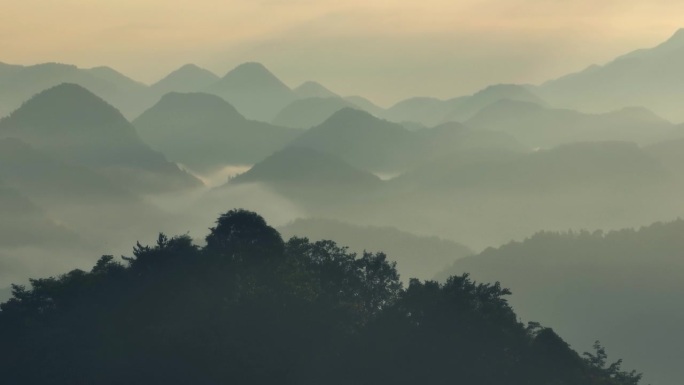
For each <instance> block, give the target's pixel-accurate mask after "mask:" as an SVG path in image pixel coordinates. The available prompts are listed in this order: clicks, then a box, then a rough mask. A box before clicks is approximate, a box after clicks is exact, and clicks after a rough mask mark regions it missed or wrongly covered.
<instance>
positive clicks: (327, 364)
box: [0, 210, 639, 385]
mask: <svg viewBox="0 0 684 385" xmlns="http://www.w3.org/2000/svg"><path fill="white" fill-rule="evenodd" d="M509 294H510V292H509V291H508V290H507V289H505V288H502V287H501V286H500V285H499V284H498V283H495V284H479V283H476V282H473V281H472V280H471V279H470V278H469V276H468V275H463V276H454V277H451V278H449V279H448V280H447V282H446V283H444V284H439V283H437V282H433V281H427V282H420V281H418V280H415V279H413V280H411V281H410V284H409V286H408V288H406V289H404V288H402V285H401V283H400V281H399V276H398V274H397V271H396V268H395V265H394V264H393V263H389V262H388V261H387V258H386V256H385V255H384V254H382V253H376V254H371V253H364V254H363V255H361V256H357V255H355V254H353V253H349V252H348V250H347V249H346V248H344V247H340V246H338V245H336V244H335V243H334V242H331V241H320V242H314V243H312V242H309V241H308V240H307V239H302V238H292V239H290V240H289V241H287V242H283V240H282V239H281V238H280V235H279V234H278V233H277V232H276V231H275V230H273V228H271V227H269V226H268V225H267V224H266V222H265V221H264V220H263V218H261V217H260V216H259V215H257V214H255V213H252V212H248V211H244V210H233V211H229V212H228V213H226V214H224V215H222V216H221V217H220V218H219V219H218V221H217V225H216V227H214V228H212V229H211V233H210V234H209V236H208V237H207V246H206V247H198V246H196V245H194V244H193V243H192V241H191V239H190V238H189V237H188V236H179V237H167V236H166V235H163V234H161V235H160V236H159V239H158V240H157V244H156V245H154V246H143V245H140V244H138V245H136V247H135V248H134V252H133V255H132V256H131V257H126V258H124V260H123V262H120V261H117V260H116V259H115V258H113V257H112V256H103V257H102V258H100V260H99V261H98V262H97V263H96V264H95V266H94V267H93V269H92V270H91V271H90V272H86V271H82V270H73V271H71V272H69V273H67V274H64V275H62V276H59V277H56V278H54V277H53V278H45V279H35V280H32V281H31V287H30V288H26V287H23V286H14V287H13V297H12V298H11V299H10V300H9V301H7V302H6V303H3V304H1V305H0V341H2V344H0V362H1V363H2V364H0V382H2V383H7V384H60V385H61V384H70V385H73V384H105V385H109V384H112V385H114V384H207V385H209V384H217V383H238V384H320V383H327V384H339V385H342V384H409V383H411V384H414V383H428V384H447V383H448V384H471V385H478V384H482V385H485V384H486V385H490V384H503V383H505V384H520V385H523V384H524V385H547V384H566V385H633V384H637V383H638V382H639V375H637V374H635V373H633V372H632V373H626V372H622V371H621V369H620V361H618V362H617V363H615V364H613V365H609V366H608V367H606V365H605V363H606V362H607V361H606V357H605V351H604V350H602V348H600V349H599V350H597V353H596V355H588V359H587V360H583V359H582V358H581V357H580V356H579V355H578V354H577V353H575V352H574V351H572V350H571V349H570V347H569V346H568V345H567V344H566V343H565V342H564V341H563V340H562V339H561V338H560V337H559V336H557V335H556V334H555V333H554V332H553V331H552V330H551V329H547V328H543V327H542V326H540V325H538V324H531V325H529V326H525V325H523V324H521V323H520V322H519V321H518V320H517V317H516V315H515V313H514V312H513V310H512V309H511V307H510V306H509V305H508V302H507V301H506V299H505V296H507V295H509Z"/></svg>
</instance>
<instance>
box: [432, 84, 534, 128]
mask: <svg viewBox="0 0 684 385" xmlns="http://www.w3.org/2000/svg"><path fill="white" fill-rule="evenodd" d="M503 100H514V101H519V102H528V103H534V104H538V105H541V106H543V105H546V102H545V101H544V100H542V99H541V98H539V96H537V95H536V94H534V93H533V92H532V91H530V89H529V88H528V87H526V86H521V85H517V84H497V85H493V86H489V87H487V88H485V89H483V90H480V91H478V92H476V93H474V94H473V95H471V96H469V97H467V98H463V99H459V101H458V103H455V104H454V106H453V107H452V108H451V109H450V110H449V112H447V114H446V115H445V116H444V117H443V121H447V122H448V121H458V122H463V121H466V120H468V119H470V118H471V117H472V116H473V115H475V114H476V113H478V112H479V111H481V110H482V109H483V108H485V107H487V106H490V105H492V104H493V103H496V102H499V101H503Z"/></svg>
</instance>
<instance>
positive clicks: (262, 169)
mask: <svg viewBox="0 0 684 385" xmlns="http://www.w3.org/2000/svg"><path fill="white" fill-rule="evenodd" d="M249 182H265V183H270V182H274V183H284V184H302V185H310V184H321V185H327V184H339V185H347V186H352V185H374V184H377V183H379V182H380V180H379V179H378V178H377V177H376V176H374V175H372V174H370V173H368V172H365V171H362V170H359V169H356V168H354V167H352V166H349V165H348V164H346V163H344V162H342V161H340V160H338V159H336V158H334V157H332V156H330V155H328V154H323V153H321V152H318V151H316V150H313V149H310V148H305V147H297V146H291V147H288V148H286V149H284V150H282V151H278V152H276V153H275V154H273V155H271V156H269V157H268V158H266V159H264V160H263V161H261V162H259V163H257V164H255V165H254V167H252V168H251V169H250V170H249V171H247V172H245V173H243V174H240V175H238V176H236V177H235V178H233V179H232V180H231V183H249Z"/></svg>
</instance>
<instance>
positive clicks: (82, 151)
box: [0, 83, 200, 192]
mask: <svg viewBox="0 0 684 385" xmlns="http://www.w3.org/2000/svg"><path fill="white" fill-rule="evenodd" d="M0 137H5V138H7V137H15V138H18V139H21V140H22V141H24V142H26V143H27V144H30V145H31V146H32V147H34V148H36V149H37V150H40V151H41V152H43V153H46V154H48V155H50V156H53V157H56V158H58V159H60V160H62V161H65V162H67V163H73V164H77V165H81V166H84V167H88V168H92V169H94V170H97V171H98V172H100V173H104V174H106V175H107V176H108V177H110V178H111V179H112V180H113V181H115V182H116V183H118V184H120V185H125V186H126V187H127V188H129V189H131V190H135V191H139V192H159V191H169V190H175V189H186V188H191V187H197V186H199V185H200V182H199V181H198V180H197V179H195V178H193V177H192V176H190V175H189V174H187V173H185V172H183V171H181V170H180V169H179V168H178V167H177V166H176V165H175V164H173V163H170V162H168V161H167V160H166V159H165V158H164V156H163V155H162V154H160V153H158V152H155V151H153V150H151V149H150V148H149V147H148V146H147V145H146V144H145V143H143V142H142V140H140V138H139V137H138V135H137V134H136V132H135V129H134V128H133V126H132V125H131V124H130V123H129V122H128V121H127V120H126V119H125V118H124V117H123V115H121V113H120V112H119V111H118V110H116V109H115V108H114V107H112V106H111V105H109V104H107V103H106V102H105V101H104V100H102V99H100V98H99V97H97V96H95V95H94V94H93V93H91V92H90V91H88V90H86V89H85V88H83V87H81V86H79V85H76V84H67V83H65V84H61V85H58V86H55V87H53V88H50V89H48V90H45V91H43V92H41V93H40V94H38V95H35V96H34V97H33V98H31V99H30V100H29V101H27V102H26V103H24V104H23V105H22V107H21V108H19V109H18V110H16V111H14V112H12V113H11V114H10V115H9V116H8V117H6V118H4V119H2V120H0Z"/></svg>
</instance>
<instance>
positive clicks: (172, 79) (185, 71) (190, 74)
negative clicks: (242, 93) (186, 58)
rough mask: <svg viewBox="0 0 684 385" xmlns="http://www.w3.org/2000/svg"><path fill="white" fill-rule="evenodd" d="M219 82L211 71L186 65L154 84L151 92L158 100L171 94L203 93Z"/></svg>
mask: <svg viewBox="0 0 684 385" xmlns="http://www.w3.org/2000/svg"><path fill="white" fill-rule="evenodd" d="M219 80H220V78H219V77H218V76H217V75H216V74H214V73H213V72H211V71H209V70H206V69H204V68H200V67H198V66H196V65H194V64H186V65H184V66H182V67H181V68H179V69H177V70H175V71H173V72H171V73H170V74H168V75H167V76H166V77H164V78H163V79H161V80H159V81H158V82H156V83H154V84H152V85H151V86H150V90H151V91H152V93H153V94H154V95H155V97H156V98H161V97H162V96H164V95H165V94H167V93H169V92H201V91H203V90H205V89H207V88H208V87H209V86H211V85H212V84H214V83H216V82H218V81H219Z"/></svg>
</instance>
